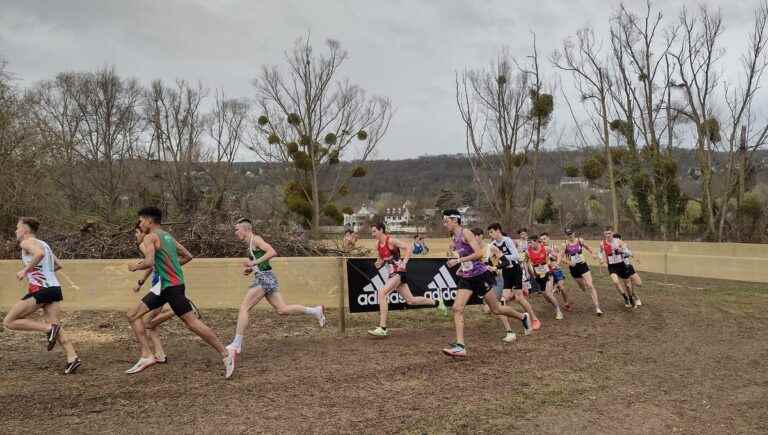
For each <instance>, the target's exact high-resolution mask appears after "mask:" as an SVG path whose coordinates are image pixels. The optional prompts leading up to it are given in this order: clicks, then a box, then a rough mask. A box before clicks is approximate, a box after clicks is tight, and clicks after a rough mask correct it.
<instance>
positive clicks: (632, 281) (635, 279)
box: [613, 234, 643, 308]
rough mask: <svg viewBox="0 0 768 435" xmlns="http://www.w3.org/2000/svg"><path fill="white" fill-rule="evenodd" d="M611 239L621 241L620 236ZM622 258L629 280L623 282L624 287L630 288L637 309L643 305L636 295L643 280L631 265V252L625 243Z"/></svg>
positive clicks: (616, 235)
mask: <svg viewBox="0 0 768 435" xmlns="http://www.w3.org/2000/svg"><path fill="white" fill-rule="evenodd" d="M613 238H614V239H619V240H622V241H623V239H622V238H621V235H620V234H614V235H613ZM622 256H623V257H624V264H626V265H627V275H629V279H626V280H624V285H625V286H626V287H631V290H632V291H631V292H630V293H631V294H632V295H633V296H634V297H635V308H637V307H639V306H642V305H643V303H642V302H641V301H640V296H638V295H637V288H638V287H642V286H643V280H642V279H640V274H639V273H637V271H636V270H635V266H633V265H632V257H633V255H632V250H630V249H629V245H627V242H624V252H623V253H622Z"/></svg>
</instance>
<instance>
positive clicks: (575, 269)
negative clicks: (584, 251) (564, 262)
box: [568, 263, 589, 279]
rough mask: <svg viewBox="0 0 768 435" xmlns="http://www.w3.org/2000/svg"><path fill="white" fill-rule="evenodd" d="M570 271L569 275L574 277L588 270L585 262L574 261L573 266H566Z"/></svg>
mask: <svg viewBox="0 0 768 435" xmlns="http://www.w3.org/2000/svg"><path fill="white" fill-rule="evenodd" d="M568 269H569V270H570V271H571V276H572V277H574V278H577V279H578V278H581V277H583V276H584V274H585V273H587V272H589V266H588V265H587V263H576V265H575V266H570V267H569V268H568Z"/></svg>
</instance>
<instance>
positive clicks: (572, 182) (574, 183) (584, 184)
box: [560, 177, 589, 189]
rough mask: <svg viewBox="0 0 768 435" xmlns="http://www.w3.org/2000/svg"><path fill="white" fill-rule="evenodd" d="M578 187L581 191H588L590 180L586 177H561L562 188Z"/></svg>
mask: <svg viewBox="0 0 768 435" xmlns="http://www.w3.org/2000/svg"><path fill="white" fill-rule="evenodd" d="M565 186H569V187H578V188H579V189H588V188H589V180H587V179H586V178H584V177H560V187H565Z"/></svg>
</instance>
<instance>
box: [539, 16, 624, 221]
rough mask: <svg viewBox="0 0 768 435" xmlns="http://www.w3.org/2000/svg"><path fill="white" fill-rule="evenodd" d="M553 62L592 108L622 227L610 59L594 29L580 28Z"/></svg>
mask: <svg viewBox="0 0 768 435" xmlns="http://www.w3.org/2000/svg"><path fill="white" fill-rule="evenodd" d="M551 60H552V63H553V64H554V66H555V67H556V68H558V69H560V70H562V71H565V72H567V73H570V74H571V75H572V76H573V78H574V80H575V83H576V88H577V90H578V92H579V94H580V95H581V99H582V102H583V103H584V104H585V105H586V107H587V109H588V110H589V111H590V113H591V115H592V117H593V119H592V125H593V128H594V130H595V132H596V133H597V135H598V137H599V139H600V141H601V142H602V144H601V145H602V147H603V150H604V152H605V160H606V162H607V169H608V184H609V188H610V191H611V212H612V213H611V214H612V223H613V227H614V228H615V229H616V230H617V231H618V228H619V200H618V193H617V191H616V176H615V173H614V165H613V155H612V153H611V147H610V130H609V122H610V121H609V117H610V113H609V107H608V104H609V102H610V98H611V90H610V88H611V87H612V86H613V79H612V78H611V76H610V72H609V69H608V61H607V59H606V58H605V55H604V54H603V53H602V47H601V46H600V44H599V43H598V42H597V40H596V38H595V34H594V30H593V29H591V28H585V29H581V30H579V31H578V32H576V42H575V43H574V41H572V40H570V39H566V40H565V41H564V42H563V48H562V50H561V51H559V52H555V53H554V54H553V55H552V59H551Z"/></svg>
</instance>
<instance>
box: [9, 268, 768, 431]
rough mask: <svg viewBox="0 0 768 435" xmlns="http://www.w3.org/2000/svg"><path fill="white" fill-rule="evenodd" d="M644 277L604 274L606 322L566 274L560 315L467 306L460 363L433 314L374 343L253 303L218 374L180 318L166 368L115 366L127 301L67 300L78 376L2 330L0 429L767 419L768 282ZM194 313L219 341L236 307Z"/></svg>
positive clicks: (404, 318) (361, 331) (700, 425)
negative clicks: (520, 320) (628, 299)
mask: <svg viewBox="0 0 768 435" xmlns="http://www.w3.org/2000/svg"><path fill="white" fill-rule="evenodd" d="M644 279H645V286H644V288H642V289H641V295H642V300H643V306H642V307H641V308H639V309H636V310H632V311H628V310H626V309H625V308H624V307H623V305H622V304H621V301H620V298H619V297H618V295H617V294H616V293H615V291H613V290H610V289H609V288H608V286H607V281H606V280H605V279H604V278H602V277H601V278H600V279H598V285H599V287H598V288H599V289H600V293H601V297H602V299H603V301H604V303H603V305H604V309H605V311H606V315H605V316H604V317H602V318H596V317H595V316H594V315H593V314H592V312H591V308H590V306H589V298H588V297H587V295H585V294H583V293H581V292H580V291H578V290H575V289H573V286H574V284H573V281H570V280H569V281H568V284H569V286H570V287H571V288H572V290H571V291H572V294H574V295H575V299H576V301H577V304H576V306H575V310H574V312H573V313H572V314H570V315H566V319H565V320H563V321H555V320H554V319H551V317H552V312H551V309H549V308H548V307H547V306H546V305H544V301H543V300H540V299H538V300H536V303H535V306H536V307H537V308H539V313H540V315H541V317H542V319H543V328H542V329H541V330H540V331H538V332H536V333H535V334H534V335H532V336H528V337H523V336H522V334H519V337H518V340H517V342H515V343H512V344H506V343H503V342H501V340H500V339H501V337H502V335H503V334H502V332H503V331H502V330H501V328H500V324H499V322H498V320H496V319H494V318H491V317H490V316H487V315H485V314H482V312H481V311H480V310H479V309H478V307H474V308H472V309H470V310H469V311H470V313H469V314H468V322H467V344H468V348H467V349H468V353H469V356H468V358H466V359H465V360H453V359H451V358H447V357H445V356H443V355H442V354H441V353H440V349H441V348H442V347H443V346H445V345H447V344H448V343H449V342H450V341H451V340H452V339H453V325H452V322H451V320H450V319H443V318H439V317H437V316H436V315H435V314H434V312H432V311H431V310H411V311H407V312H394V313H392V315H391V320H390V328H391V330H392V336H391V337H390V338H388V339H385V340H377V339H373V338H369V337H367V336H366V333H365V331H366V330H367V329H368V328H370V327H373V326H375V322H376V320H375V317H374V316H373V315H368V314H363V315H353V316H349V317H348V322H349V323H348V324H349V326H350V327H349V329H348V331H347V334H346V335H344V336H342V335H340V334H339V333H338V330H337V329H336V326H337V325H338V312H331V313H330V318H331V321H332V322H333V324H332V325H331V326H330V327H329V328H327V329H325V330H319V329H318V328H317V327H316V324H315V322H314V321H313V320H312V319H309V318H306V317H303V316H296V317H280V316H278V315H276V314H274V313H272V312H271V311H258V310H257V311H254V315H253V316H252V318H253V321H252V324H251V327H250V330H249V335H248V337H247V339H246V343H245V347H244V354H243V355H242V356H241V358H240V359H239V361H238V363H239V367H238V368H237V371H236V373H235V376H234V377H233V379H231V380H229V381H225V380H224V379H223V369H222V366H221V362H220V360H219V357H218V355H216V354H215V353H214V352H213V351H212V350H211V349H210V348H208V347H207V346H206V345H205V344H203V343H202V341H201V340H199V339H197V338H194V337H193V336H191V335H190V334H189V333H187V331H186V330H185V329H184V328H183V326H182V325H181V323H180V322H179V321H178V320H175V319H174V320H172V321H170V322H169V323H167V324H166V325H165V326H164V339H165V341H166V350H167V352H168V355H169V360H170V362H169V364H168V365H164V366H154V367H151V368H149V369H148V370H146V371H145V372H143V373H140V374H138V375H134V376H128V375H125V374H123V372H124V370H126V369H127V368H128V367H130V366H131V365H132V363H133V362H134V360H135V358H136V356H137V355H136V350H135V345H134V343H133V340H132V338H131V333H130V330H129V329H128V327H127V325H126V323H125V321H124V320H123V317H122V313H119V312H105V311H99V312H94V311H76V308H77V307H72V306H67V305H66V303H65V304H64V308H65V310H66V311H67V312H66V313H65V320H64V327H65V329H66V330H67V331H68V333H69V334H70V335H71V336H72V338H73V339H74V341H75V342H76V345H77V347H78V349H79V353H80V356H81V358H82V360H83V366H82V368H81V369H80V371H79V373H78V374H76V375H74V376H64V375H62V374H61V370H62V368H63V360H64V358H63V354H62V351H61V350H60V349H58V348H57V349H55V350H54V351H52V352H45V351H44V349H43V337H42V336H41V335H39V334H27V333H15V332H11V331H2V333H0V361H1V362H2V364H0V432H2V433H24V432H48V433H51V432H55V433H168V432H175V433H193V432H196V433H201V432H205V433H225V432H228V433H232V432H254V433H262V432H263V433H414V434H417V433H418V434H420V433H430V434H432V433H517V432H532V433H539V434H541V433H610V434H616V433H675V432H679V433H766V432H768V332H766V331H768V311H767V310H766V309H767V308H768V288H767V286H765V285H759V284H748V283H737V282H727V281H714V280H709V279H706V280H705V279H693V278H680V277H670V278H669V279H665V278H664V277H663V276H660V275H650V274H645V275H644ZM284 296H285V298H286V299H287V300H288V301H290V294H288V293H286V294H285V295H284ZM204 320H205V321H207V322H209V324H211V325H212V326H213V327H214V328H215V330H216V331H217V332H218V333H219V335H220V337H222V339H223V340H229V339H231V337H232V333H233V330H234V324H235V320H236V312H235V311H234V310H219V311H206V312H204ZM515 326H516V327H517V324H515ZM518 329H519V328H518Z"/></svg>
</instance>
